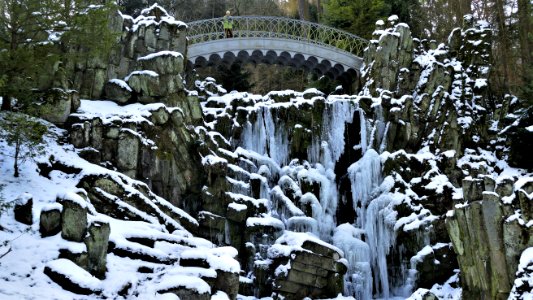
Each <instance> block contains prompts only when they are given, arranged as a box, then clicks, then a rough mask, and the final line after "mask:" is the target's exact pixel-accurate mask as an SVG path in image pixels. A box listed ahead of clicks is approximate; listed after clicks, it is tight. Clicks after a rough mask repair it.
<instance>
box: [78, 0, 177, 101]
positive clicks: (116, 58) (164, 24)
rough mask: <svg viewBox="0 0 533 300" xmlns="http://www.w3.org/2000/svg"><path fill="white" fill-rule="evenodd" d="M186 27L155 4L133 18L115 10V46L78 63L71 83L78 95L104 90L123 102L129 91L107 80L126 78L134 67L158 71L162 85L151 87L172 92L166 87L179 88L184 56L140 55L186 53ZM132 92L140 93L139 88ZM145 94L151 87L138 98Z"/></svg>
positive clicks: (99, 94) (94, 96) (96, 95)
mask: <svg viewBox="0 0 533 300" xmlns="http://www.w3.org/2000/svg"><path fill="white" fill-rule="evenodd" d="M186 28H187V26H186V25H185V23H183V22H179V21H175V20H174V18H171V17H170V16H169V15H168V14H167V12H166V11H165V10H164V9H163V8H161V7H160V6H157V5H153V6H152V7H150V8H148V9H145V10H143V11H142V12H141V15H140V16H138V17H137V18H136V19H133V18H131V17H130V16H126V15H122V14H120V13H118V12H117V13H116V14H114V15H113V16H112V17H111V30H112V31H114V32H117V33H118V34H119V37H118V39H117V43H116V47H115V48H114V49H113V50H112V52H111V53H110V54H109V55H108V56H105V55H104V56H102V57H99V58H96V59H93V60H89V61H87V63H86V64H85V65H79V66H77V69H76V70H75V76H74V78H76V80H75V82H74V84H75V86H76V87H77V88H78V90H79V91H80V95H81V96H82V97H83V98H89V99H101V97H102V96H103V95H104V92H107V96H108V97H111V96H118V97H117V98H118V99H117V101H119V102H124V100H125V98H126V97H127V94H128V93H130V96H131V92H132V91H131V90H130V89H128V88H123V91H122V92H121V91H120V89H119V90H117V89H116V87H112V86H109V85H110V84H109V80H112V79H115V78H119V79H123V78H126V77H127V76H128V75H129V74H131V73H132V72H133V71H137V70H152V71H155V72H158V74H159V75H160V76H159V78H158V81H163V83H164V85H163V86H161V85H159V84H157V86H155V87H154V88H155V89H156V90H159V91H161V92H162V91H167V92H168V91H171V90H170V89H168V87H171V86H172V85H174V86H175V87H178V88H179V87H180V85H181V84H182V83H181V76H180V75H179V74H180V73H181V72H182V70H183V56H181V58H180V57H174V58H172V59H168V57H161V58H160V59H155V60H153V61H151V60H146V59H143V58H142V57H144V56H146V55H147V54H150V53H158V52H161V51H169V50H172V51H173V52H175V53H182V54H186V52H187V51H186V47H187V46H186V45H187V41H186V34H185V30H186ZM154 69H155V70H154ZM159 72H161V73H159ZM145 79H149V77H146V78H145ZM142 81H143V80H141V81H139V82H142ZM145 82H146V81H145ZM120 86H121V85H120V84H119V87H120ZM133 86H136V85H135V84H134V85H133ZM162 87H166V89H163V88H162ZM113 90H114V91H113ZM135 92H140V90H137V91H135ZM117 93H118V94H119V95H118V94H117ZM146 93H150V90H143V95H140V97H141V98H142V99H147V98H145V96H147V95H144V94H146ZM164 95H168V94H164ZM154 96H163V95H162V94H158V95H154ZM127 98H130V97H127ZM152 102H154V101H153V100H152Z"/></svg>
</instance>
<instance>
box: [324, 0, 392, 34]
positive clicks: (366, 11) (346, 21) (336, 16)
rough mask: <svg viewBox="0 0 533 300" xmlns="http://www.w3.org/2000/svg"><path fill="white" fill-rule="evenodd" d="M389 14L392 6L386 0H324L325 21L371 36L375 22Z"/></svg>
mask: <svg viewBox="0 0 533 300" xmlns="http://www.w3.org/2000/svg"><path fill="white" fill-rule="evenodd" d="M389 14H390V8H389V7H388V6H387V5H386V3H385V1H384V0H327V1H324V15H323V22H324V23H326V24H328V25H330V26H333V27H336V28H339V29H343V30H346V31H349V32H352V33H354V34H357V35H359V36H361V37H364V38H370V37H371V36H372V32H373V31H374V28H375V22H376V21H377V20H379V19H383V18H386V17H388V16H389Z"/></svg>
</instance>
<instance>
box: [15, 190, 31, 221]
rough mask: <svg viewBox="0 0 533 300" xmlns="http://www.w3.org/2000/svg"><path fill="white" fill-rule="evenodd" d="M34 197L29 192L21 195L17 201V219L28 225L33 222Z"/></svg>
mask: <svg viewBox="0 0 533 300" xmlns="http://www.w3.org/2000/svg"><path fill="white" fill-rule="evenodd" d="M32 209H33V198H32V197H31V195H29V194H27V195H26V194H25V195H23V196H21V197H20V198H19V199H17V200H16V202H15V208H14V212H15V220H17V221H19V222H20V223H24V224H26V225H31V224H33V213H32Z"/></svg>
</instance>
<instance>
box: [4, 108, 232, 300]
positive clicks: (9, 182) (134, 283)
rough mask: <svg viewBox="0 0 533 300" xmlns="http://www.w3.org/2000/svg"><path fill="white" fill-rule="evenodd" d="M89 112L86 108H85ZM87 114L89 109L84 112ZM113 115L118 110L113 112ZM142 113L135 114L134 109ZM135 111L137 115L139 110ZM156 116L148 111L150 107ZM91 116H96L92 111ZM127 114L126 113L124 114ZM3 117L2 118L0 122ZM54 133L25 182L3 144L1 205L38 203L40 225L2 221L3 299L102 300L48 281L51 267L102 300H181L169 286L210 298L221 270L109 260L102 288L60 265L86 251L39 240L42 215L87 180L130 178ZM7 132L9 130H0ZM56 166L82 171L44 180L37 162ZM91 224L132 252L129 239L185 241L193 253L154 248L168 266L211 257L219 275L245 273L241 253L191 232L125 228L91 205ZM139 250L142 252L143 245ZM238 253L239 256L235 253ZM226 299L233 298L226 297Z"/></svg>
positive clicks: (140, 225)
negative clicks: (63, 255) (184, 257)
mask: <svg viewBox="0 0 533 300" xmlns="http://www.w3.org/2000/svg"><path fill="white" fill-rule="evenodd" d="M84 103H85V104H87V103H86V102H84ZM98 104H99V111H100V112H101V113H102V114H104V115H106V114H109V115H113V114H114V113H113V112H112V110H113V109H114V107H113V105H112V104H111V103H110V102H101V103H98ZM84 107H85V106H82V109H83V108H84ZM109 107H113V108H110V109H108V108H109ZM133 107H136V106H133ZM133 107H130V108H133ZM148 108H149V106H148ZM145 109H147V107H143V108H141V109H138V110H135V109H132V111H135V112H134V113H131V114H129V115H130V117H131V118H134V119H136V118H142V117H141V115H142V111H143V110H145ZM88 110H89V109H88ZM120 110H122V109H120ZM126 111H128V108H126V109H125V110H124V111H122V112H120V114H121V117H124V114H125V112H126ZM115 112H117V111H116V110H115ZM0 117H1V115H0ZM47 126H48V127H49V128H50V130H49V133H48V134H47V135H46V136H45V143H46V145H47V146H46V148H45V153H44V154H43V155H40V156H38V157H37V158H36V159H35V161H31V160H28V161H25V162H24V163H22V164H21V165H20V177H18V178H15V177H14V176H13V171H14V170H13V158H12V156H13V153H14V148H13V147H12V146H8V145H7V144H6V142H5V141H4V140H1V141H0V153H2V155H0V185H2V187H3V189H2V192H1V196H2V199H4V201H6V202H8V203H14V202H13V201H16V199H18V198H20V197H28V196H31V197H32V198H33V225H31V226H27V225H24V224H22V223H19V222H17V221H16V220H15V219H14V213H13V210H12V209H8V210H7V211H6V212H4V213H3V214H2V216H1V217H0V226H1V231H0V256H2V258H1V259H0V299H2V300H8V299H13V300H15V299H16V300H19V299H39V298H40V299H95V297H96V296H94V295H93V296H81V295H77V294H74V293H71V292H68V291H65V290H63V289H62V288H61V287H60V286H58V285H57V284H56V283H54V282H53V281H52V280H51V279H50V278H49V277H48V276H47V275H45V274H44V273H43V270H44V268H45V267H46V266H48V267H50V268H52V269H62V270H63V273H65V274H67V275H68V276H69V277H70V278H71V279H72V280H74V281H77V282H79V283H80V284H81V285H82V286H87V287H90V288H91V289H93V290H100V291H101V296H99V297H96V298H102V299H176V296H175V295H173V294H159V293H157V291H158V290H164V289H165V287H166V286H169V283H170V286H176V284H177V283H179V284H180V286H184V287H186V288H188V289H196V290H198V291H199V292H205V291H207V292H209V291H210V288H209V286H208V285H207V283H206V282H205V281H203V280H202V279H200V278H199V277H200V275H201V276H207V277H214V276H216V273H215V271H214V269H198V268H185V267H180V266H178V265H177V264H176V263H174V264H170V265H166V264H156V263H148V262H144V261H142V260H134V259H130V258H124V257H119V256H116V255H114V254H108V256H107V269H108V271H107V274H106V278H105V279H103V280H99V279H97V278H95V277H93V276H91V275H90V274H89V273H87V272H86V271H84V270H83V269H81V268H79V267H77V266H76V265H74V263H72V262H71V261H69V260H65V259H57V258H58V255H59V250H60V249H70V250H71V251H72V252H74V253H79V252H80V251H84V250H85V244H83V243H75V242H69V241H66V240H64V239H62V238H61V235H60V234H57V235H55V236H51V237H46V238H42V237H41V236H40V233H39V222H38V220H39V219H38V218H39V214H40V211H41V209H43V208H44V207H46V206H50V205H51V204H53V203H55V201H56V197H57V195H59V194H65V193H68V192H77V191H78V188H77V187H76V185H77V183H78V182H79V180H80V178H81V177H82V176H85V175H88V174H108V175H110V176H120V177H123V175H121V174H119V173H116V172H113V171H110V170H107V169H105V168H102V167H100V166H97V165H93V164H91V163H89V162H87V161H85V160H83V159H81V158H80V157H79V156H78V155H77V153H76V150H75V149H74V148H73V147H72V146H71V145H68V144H59V143H58V140H59V139H60V138H61V137H62V136H63V135H64V134H65V132H64V131H63V130H61V129H58V128H56V127H54V126H53V125H51V124H47ZM0 130H3V129H0ZM52 155H53V157H54V159H55V161H59V162H62V163H64V164H66V165H69V166H72V167H75V168H79V169H81V170H82V171H81V172H80V173H79V174H66V173H63V172H60V171H52V172H51V173H50V176H49V177H50V178H46V177H43V176H40V175H39V167H38V165H37V163H38V162H41V163H46V162H47V160H48V159H49V157H50V156H52ZM87 205H88V206H89V208H90V209H89V211H90V215H89V221H91V220H101V221H105V222H108V223H109V224H110V227H111V236H110V240H111V241H113V242H114V243H116V244H118V245H121V244H122V245H124V246H125V247H135V245H133V244H134V243H131V242H129V241H128V240H127V239H126V238H127V237H130V236H143V237H149V238H150V237H151V238H158V237H164V238H166V239H168V240H171V241H172V239H175V240H180V241H184V242H185V243H183V244H186V245H189V246H182V245H179V244H177V243H170V242H163V241H158V242H156V243H155V246H154V247H153V249H151V254H153V255H156V256H160V257H164V258H179V257H180V255H181V254H183V253H187V251H190V249H191V247H195V248H194V251H195V253H196V254H198V255H203V256H204V257H207V258H210V257H212V259H210V260H212V261H213V263H215V264H216V263H218V264H219V265H220V268H221V269H223V268H231V270H229V271H232V272H236V271H237V272H238V270H239V268H240V266H239V264H238V262H237V261H236V260H234V259H233V256H235V255H236V253H235V252H236V251H235V250H234V249H233V250H232V251H229V252H228V251H220V250H218V251H215V252H213V251H214V250H215V249H221V248H215V247H214V245H213V244H212V243H211V242H209V241H207V240H204V239H200V238H196V237H193V236H192V235H191V234H190V233H188V232H187V231H185V230H177V231H176V232H173V233H169V232H167V231H166V229H165V227H164V226H162V225H161V224H158V223H157V222H155V221H154V222H152V223H150V222H141V221H124V220H117V219H113V218H111V217H109V216H106V215H102V214H99V213H97V212H96V211H95V210H94V208H93V207H92V206H91V204H90V203H87ZM137 245H138V246H141V245H139V244H137ZM234 251H235V252H234ZM141 267H148V268H150V269H153V270H154V272H153V273H152V274H142V273H140V272H138V270H139V268H141ZM128 285H131V287H130V289H129V290H130V291H132V292H126V293H125V294H124V295H123V296H120V295H119V293H120V291H121V290H123V289H124V288H125V287H126V286H128ZM222 294H223V293H218V294H217V297H218V298H216V299H224V297H223V295H222ZM226 297H227V296H226Z"/></svg>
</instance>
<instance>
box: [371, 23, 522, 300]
mask: <svg viewBox="0 0 533 300" xmlns="http://www.w3.org/2000/svg"><path fill="white" fill-rule="evenodd" d="M470 23H471V25H473V26H472V28H463V29H456V30H454V31H453V32H452V33H451V35H450V37H449V40H448V43H447V44H441V45H438V46H435V47H431V48H429V49H428V48H424V46H423V45H424V44H425V43H424V42H423V41H422V42H421V41H419V40H417V39H412V43H410V42H408V41H410V40H411V36H410V35H409V34H407V32H408V28H407V27H406V26H405V25H401V24H399V25H395V26H393V27H392V28H389V29H380V30H377V31H376V32H375V35H376V36H375V38H376V40H374V41H372V42H371V46H370V47H369V51H367V53H366V56H365V69H364V71H363V74H364V79H365V80H366V84H365V86H364V88H363V92H362V93H363V94H365V95H371V96H374V97H377V96H379V97H380V98H381V100H382V102H381V104H382V106H383V112H384V118H385V120H386V121H387V122H388V123H387V132H386V141H387V142H386V147H385V149H387V150H388V151H390V152H393V153H392V156H389V155H387V156H388V157H387V159H386V161H385V166H384V167H385V168H384V176H386V175H388V174H391V175H393V176H395V177H396V178H397V179H396V184H395V186H396V187H397V188H400V189H406V188H407V189H408V190H411V191H413V192H414V193H416V194H417V195H419V196H423V199H416V200H415V199H413V201H414V202H413V203H416V204H419V205H421V207H423V209H422V210H419V209H417V210H419V212H423V211H424V210H425V209H427V212H428V213H429V215H428V217H429V218H428V219H426V220H428V221H429V223H431V224H432V227H433V229H432V230H430V234H429V236H426V237H425V238H423V239H425V240H426V242H427V241H430V242H431V243H433V241H440V242H448V241H451V244H452V245H453V250H454V252H455V253H456V255H457V261H458V265H459V268H460V270H461V274H460V276H461V280H462V281H461V283H462V287H463V296H464V297H465V299H481V298H487V299H506V298H507V297H508V296H509V292H510V290H511V286H512V283H513V280H514V277H515V272H516V269H517V265H518V258H519V256H520V254H521V253H522V252H523V251H524V249H526V248H527V247H531V241H530V238H529V236H531V233H532V232H531V226H530V225H528V224H530V223H528V222H530V217H529V206H530V204H529V203H530V200H529V201H523V203H522V202H520V200H519V198H520V195H522V199H526V198H527V199H531V197H530V195H531V191H530V188H529V184H525V183H524V182H529V181H530V179H528V178H531V177H528V174H527V173H525V172H524V171H518V174H517V175H514V176H511V177H509V176H507V175H505V174H506V173H507V172H511V173H513V172H516V171H515V170H513V169H511V168H510V167H509V166H508V165H507V163H506V162H504V160H505V159H506V157H509V156H507V155H508V154H509V149H512V147H508V146H509V145H510V143H509V140H510V139H509V140H508V141H506V140H505V138H501V136H505V135H516V133H517V132H524V133H525V131H524V130H522V129H520V125H519V124H525V119H519V118H517V117H516V116H514V115H511V116H510V117H511V118H514V119H513V121H515V122H514V126H517V127H513V126H509V127H507V126H508V125H509V123H507V122H509V121H507V122H506V121H503V120H504V119H505V118H506V116H507V114H508V113H509V111H510V110H514V111H516V112H517V114H522V112H521V111H520V110H517V105H516V99H514V100H513V98H512V97H506V98H505V99H502V100H498V101H497V103H496V109H493V108H492V107H493V106H492V105H493V104H491V103H492V102H491V101H493V99H490V98H489V97H488V95H487V90H488V88H487V87H488V74H489V70H490V57H491V37H492V31H491V30H490V28H488V27H486V25H485V24H484V23H481V22H480V23H477V24H474V23H472V22H470ZM402 41H404V42H402ZM402 44H403V45H404V46H405V47H404V48H403V49H402V47H401V46H400V45H402ZM409 57H412V61H411V62H410V61H409V59H408V58H409ZM513 103H514V104H513ZM510 107H512V108H510ZM509 109H510V110H509ZM525 115H526V116H527V114H525ZM502 122H503V123H502ZM522 126H523V125H522ZM511 132H512V133H511ZM504 144H505V145H506V146H504ZM519 147H520V146H517V149H518V148H519ZM399 149H403V150H401V151H397V150H399ZM419 149H422V152H423V151H427V152H426V153H430V152H431V153H434V154H432V155H435V157H434V158H429V157H426V158H421V157H420V156H419V155H417V154H407V153H409V152H412V153H416V152H418V154H420V152H421V151H420V150H419ZM394 151H397V152H394ZM404 151H405V152H407V153H405V152H404ZM511 151H512V150H511ZM519 155H520V154H519ZM414 158H417V159H416V160H415V159H414ZM514 163H516V162H514ZM522 166H524V167H526V168H528V161H527V160H525V161H523V165H522ZM419 174H422V176H421V177H418V176H420V175H419ZM398 176H399V177H398ZM521 176H525V178H521ZM399 178H401V180H400V181H398V179H399ZM495 179H496V180H495ZM528 180H529V181H528ZM403 205H404V204H402V205H401V206H400V207H397V209H398V212H399V215H398V218H399V220H398V222H397V223H396V224H397V225H396V227H397V228H398V229H400V232H399V233H398V234H399V237H398V242H399V243H400V244H401V245H404V247H405V248H404V249H412V248H413V247H415V248H416V247H420V246H415V245H413V244H411V243H412V242H415V241H416V240H420V238H421V237H420V233H416V232H417V230H413V229H412V227H411V226H409V225H400V224H402V223H403V222H405V221H407V220H408V219H409V217H408V216H407V215H408V214H409V213H408V212H407V211H404V209H405V208H407V207H403V208H402V206H403ZM411 209H412V208H411ZM450 209H453V210H452V211H450V212H448V217H447V218H446V226H444V224H443V220H444V218H443V216H444V214H446V211H447V210H450ZM432 215H435V216H440V218H433V217H431V216H432ZM431 219H433V220H431ZM445 229H446V231H444V230H445ZM446 233H447V234H446ZM443 234H444V235H443ZM400 236H401V238H400ZM411 241H412V242H411ZM415 243H419V242H415ZM398 246H399V245H397V247H398ZM432 247H433V250H432V251H433V252H434V253H437V252H436V248H434V246H432ZM439 249H442V248H439ZM408 252H410V251H408ZM413 254H415V253H413ZM404 255H412V254H407V253H405V254H404ZM425 255H426V254H424V251H420V252H419V253H418V254H417V255H416V256H414V257H413V258H412V259H411V262H410V264H411V268H412V269H415V268H416V270H418V272H419V274H418V277H419V278H420V277H426V276H425V275H424V272H428V270H431V269H432V268H428V266H426V263H425V262H424V263H423V262H422V260H420V259H419V257H424V256H425ZM415 257H417V258H416V259H415ZM392 259H393V260H394V258H392ZM424 270H426V271H424ZM438 270H439V272H444V273H446V272H448V271H446V269H445V268H444V269H443V267H439V268H438ZM452 270H453V267H452V268H451V270H449V271H450V272H451V271H452ZM430 272H431V271H430ZM452 274H453V273H449V275H448V276H451V275H452ZM430 276H431V275H429V276H427V277H426V278H429V277H430ZM420 282H422V281H420Z"/></svg>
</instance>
